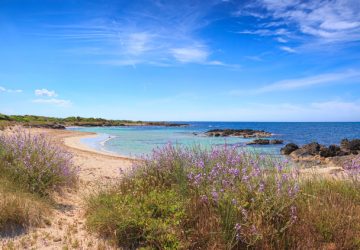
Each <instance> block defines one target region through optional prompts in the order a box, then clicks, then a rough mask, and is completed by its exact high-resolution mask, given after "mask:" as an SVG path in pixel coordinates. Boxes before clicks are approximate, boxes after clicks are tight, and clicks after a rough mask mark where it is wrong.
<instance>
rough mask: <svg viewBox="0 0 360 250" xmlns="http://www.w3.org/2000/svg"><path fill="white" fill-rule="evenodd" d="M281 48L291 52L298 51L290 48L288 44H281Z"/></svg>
mask: <svg viewBox="0 0 360 250" xmlns="http://www.w3.org/2000/svg"><path fill="white" fill-rule="evenodd" d="M279 48H280V49H281V50H283V51H286V52H289V53H296V52H297V51H296V50H295V49H293V48H290V47H288V46H281V47H279Z"/></svg>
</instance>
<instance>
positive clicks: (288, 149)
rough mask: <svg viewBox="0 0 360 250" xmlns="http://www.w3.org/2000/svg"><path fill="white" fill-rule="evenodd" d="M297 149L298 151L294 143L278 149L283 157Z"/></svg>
mask: <svg viewBox="0 0 360 250" xmlns="http://www.w3.org/2000/svg"><path fill="white" fill-rule="evenodd" d="M297 149H299V146H298V145H296V144H295V143H288V144H286V145H285V147H283V148H281V149H280V152H281V153H282V154H283V155H289V154H291V153H292V152H293V151H295V150H297Z"/></svg>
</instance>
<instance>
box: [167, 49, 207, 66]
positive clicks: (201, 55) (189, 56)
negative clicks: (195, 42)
mask: <svg viewBox="0 0 360 250" xmlns="http://www.w3.org/2000/svg"><path fill="white" fill-rule="evenodd" d="M171 53H172V55H173V56H174V57H175V58H176V60H178V61H179V62H182V63H193V62H197V63H204V62H206V61H207V58H208V56H209V52H208V51H207V50H206V49H204V48H200V47H198V48H197V47H184V48H174V49H171Z"/></svg>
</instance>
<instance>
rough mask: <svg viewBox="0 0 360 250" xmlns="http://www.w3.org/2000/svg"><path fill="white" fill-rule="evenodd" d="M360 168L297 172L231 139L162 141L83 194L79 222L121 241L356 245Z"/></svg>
mask: <svg viewBox="0 0 360 250" xmlns="http://www.w3.org/2000/svg"><path fill="white" fill-rule="evenodd" d="M359 169H360V167H359V162H356V161H354V163H353V164H352V165H351V166H348V167H347V172H346V174H347V178H346V180H345V179H342V178H338V179H336V180H328V179H324V178H321V179H317V178H299V174H298V172H297V171H296V170H291V169H289V168H288V163H286V162H279V161H277V160H274V159H270V158H267V157H262V156H258V155H253V154H249V153H244V152H237V151H236V150H235V149H232V148H226V147H225V148H222V149H213V150H211V151H204V150H200V149H180V148H174V147H172V146H168V147H166V148H164V149H160V150H155V151H154V153H153V155H151V156H150V157H147V158H146V159H144V160H143V161H141V162H139V163H138V164H137V165H136V166H134V168H133V169H132V171H130V173H126V174H124V177H123V178H122V180H121V181H120V182H119V183H118V184H117V185H116V186H115V187H112V188H110V189H104V190H101V191H99V192H98V193H96V194H93V195H91V197H89V199H88V205H87V225H88V227H89V229H90V230H92V231H95V232H97V233H99V234H100V235H102V236H104V237H107V238H110V239H111V240H112V241H113V242H114V244H117V245H118V246H121V247H124V248H125V249H135V248H144V249H247V248H250V249H359V247H360V191H359V188H360V185H359V183H360V182H359V179H358V178H357V176H358V174H359V172H358V170H359Z"/></svg>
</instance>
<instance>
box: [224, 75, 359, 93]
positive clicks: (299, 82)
mask: <svg viewBox="0 0 360 250" xmlns="http://www.w3.org/2000/svg"><path fill="white" fill-rule="evenodd" d="M359 78H360V71H356V70H347V71H344V72H339V73H328V74H319V75H315V76H310V77H304V78H296V79H287V80H282V81H278V82H275V83H272V84H269V85H266V86H263V87H260V88H257V89H251V90H246V89H245V90H233V91H231V92H230V95H244V94H261V93H268V92H275V91H286V90H293V89H298V88H305V87H310V86H316V85H322V84H330V83H337V82H339V83H341V82H342V81H345V80H352V79H359Z"/></svg>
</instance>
